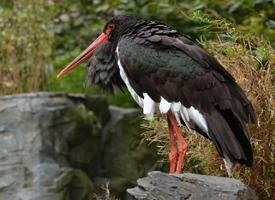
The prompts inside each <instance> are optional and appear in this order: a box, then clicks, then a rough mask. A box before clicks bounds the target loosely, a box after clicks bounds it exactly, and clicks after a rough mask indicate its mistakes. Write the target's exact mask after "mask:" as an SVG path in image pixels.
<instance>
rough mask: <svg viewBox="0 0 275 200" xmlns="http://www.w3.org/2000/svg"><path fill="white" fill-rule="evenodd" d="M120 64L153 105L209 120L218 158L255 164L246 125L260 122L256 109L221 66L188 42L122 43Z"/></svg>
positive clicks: (157, 38) (136, 40)
mask: <svg viewBox="0 0 275 200" xmlns="http://www.w3.org/2000/svg"><path fill="white" fill-rule="evenodd" d="M118 51H119V60H120V62H121V64H122V66H123V68H124V70H125V73H126V74H127V76H128V78H129V80H130V84H131V86H132V87H133V89H134V90H135V91H136V93H137V94H138V95H140V96H143V93H147V94H148V95H149V96H150V97H151V98H152V99H153V100H154V101H156V102H159V101H160V99H161V97H163V98H164V99H166V100H167V101H168V102H181V103H182V104H183V105H184V106H185V107H187V108H189V107H190V106H193V107H194V108H195V109H197V110H198V111H199V112H200V113H202V114H203V116H204V117H205V118H206V121H207V124H208V126H209V132H210V133H208V134H210V138H211V140H212V141H213V142H214V144H215V146H216V147H217V149H218V151H219V153H220V154H221V155H222V156H223V154H227V156H228V157H229V158H230V159H231V160H237V161H238V162H240V163H245V164H247V165H251V164H252V160H253V158H252V152H251V146H250V143H249V140H248V136H247V131H246V128H245V127H244V123H245V122H249V121H250V122H255V121H256V116H255V113H254V110H253V107H252V106H251V103H250V102H249V101H248V99H247V98H246V96H245V94H244V92H243V91H242V89H241V88H240V87H239V86H238V85H237V83H236V82H235V80H234V78H233V77H232V76H231V75H230V74H229V73H228V72H227V71H226V70H225V69H224V68H223V67H222V66H221V65H220V64H219V62H218V61H217V60H216V59H215V58H214V57H212V56H211V55H210V54H209V53H207V52H206V51H205V50H204V49H202V48H201V47H199V46H198V45H196V44H195V43H194V42H193V41H191V40H189V39H188V38H186V37H183V36H178V37H171V36H167V35H152V36H149V37H144V38H140V37H139V38H138V37H137V38H129V37H128V38H127V37H124V38H122V39H121V40H120V41H119V43H118Z"/></svg>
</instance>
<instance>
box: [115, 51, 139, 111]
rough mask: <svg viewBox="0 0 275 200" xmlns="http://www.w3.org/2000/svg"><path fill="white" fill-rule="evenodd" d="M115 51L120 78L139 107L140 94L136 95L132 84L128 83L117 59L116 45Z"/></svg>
mask: <svg viewBox="0 0 275 200" xmlns="http://www.w3.org/2000/svg"><path fill="white" fill-rule="evenodd" d="M116 53H117V58H118V59H117V60H118V61H117V64H118V67H119V73H120V76H121V78H122V80H123V81H124V83H125V85H126V87H127V89H128V90H129V92H130V94H131V95H132V97H133V99H134V100H135V101H136V102H137V104H138V105H139V106H140V107H143V98H141V97H140V96H138V94H137V93H136V92H135V90H134V89H133V88H132V86H131V85H130V82H129V80H128V77H127V75H126V73H125V71H124V69H123V67H122V65H121V62H120V60H119V50H118V47H117V48H116Z"/></svg>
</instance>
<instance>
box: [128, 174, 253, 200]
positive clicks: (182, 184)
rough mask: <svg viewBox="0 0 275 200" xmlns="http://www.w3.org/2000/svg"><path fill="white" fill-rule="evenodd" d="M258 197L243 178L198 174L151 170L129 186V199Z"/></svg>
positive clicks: (230, 199) (249, 199)
mask: <svg viewBox="0 0 275 200" xmlns="http://www.w3.org/2000/svg"><path fill="white" fill-rule="evenodd" d="M183 199H193V200H201V199H203V200H257V199H258V198H257V196H256V194H255V192H254V191H253V190H252V189H250V188H249V187H248V186H246V185H245V184H243V183H242V182H241V181H239V180H236V179H232V178H224V177H216V176H205V175H198V174H190V173H184V174H175V175H169V174H165V173H162V172H156V171H154V172H150V173H149V174H148V176H147V177H145V178H141V179H138V186H137V187H135V188H131V189H127V197H126V200H183Z"/></svg>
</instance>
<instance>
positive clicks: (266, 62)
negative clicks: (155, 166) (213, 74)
mask: <svg viewBox="0 0 275 200" xmlns="http://www.w3.org/2000/svg"><path fill="white" fill-rule="evenodd" d="M205 47H206V48H208V50H209V51H210V52H212V54H214V55H215V57H216V58H218V60H219V61H220V62H221V63H222V64H223V66H225V67H226V68H227V70H228V71H229V72H230V73H231V74H232V75H233V76H234V77H235V78H236V80H237V82H238V83H239V84H240V85H241V87H242V88H243V89H244V90H245V92H246V94H247V95H248V98H249V99H250V100H251V102H252V104H253V106H254V108H255V110H256V113H257V117H258V124H257V125H248V129H249V132H250V135H251V142H252V145H253V149H254V158H255V162H254V166H253V167H252V168H247V167H244V166H240V165H238V164H236V165H235V166H234V167H233V176H234V177H235V178H237V179H240V180H242V181H243V182H245V183H247V184H248V185H250V186H251V187H252V188H253V189H255V190H256V192H257V194H258V195H259V197H260V198H261V199H272V198H275V194H274V191H275V186H274V184H275V182H274V181H275V177H274V176H275V161H274V153H275V144H274V141H275V140H274V139H275V138H274V137H275V135H274V134H275V120H274V112H275V103H274V92H275V86H274V80H275V79H274V75H275V57H274V56H275V51H274V49H272V48H271V47H270V46H268V45H262V43H261V40H259V39H257V38H256V39H254V40H253V42H251V41H250V42H249V43H247V40H245V41H243V42H240V41H237V42H232V41H231V42H225V43H224V42H213V41H212V42H208V43H207V44H205ZM252 49H253V50H252ZM257 51H260V53H259V52H257ZM142 126H143V128H145V129H146V131H145V132H144V135H143V136H144V138H143V141H148V142H149V143H155V144H156V145H157V146H158V149H159V154H160V155H162V157H163V158H164V160H166V161H167V158H168V150H169V143H168V133H167V124H166V121H165V120H164V119H161V118H159V119H155V120H154V121H153V122H151V123H150V124H148V122H144V123H143V125H142ZM183 132H184V135H185V136H186V139H187V141H188V144H189V151H188V153H187V162H186V165H185V169H184V170H185V171H189V172H194V173H202V174H209V175H216V176H226V175H227V174H226V170H225V169H224V166H223V162H222V159H221V158H220V157H219V156H218V154H217V151H216V150H215V148H214V145H212V144H210V142H209V141H208V140H207V139H204V138H203V137H202V136H200V135H198V134H191V133H189V132H188V131H187V130H186V129H184V128H183Z"/></svg>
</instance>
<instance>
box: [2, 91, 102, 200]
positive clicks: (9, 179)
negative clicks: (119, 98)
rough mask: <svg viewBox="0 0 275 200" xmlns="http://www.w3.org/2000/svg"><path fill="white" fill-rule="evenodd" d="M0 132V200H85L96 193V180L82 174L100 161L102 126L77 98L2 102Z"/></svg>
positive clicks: (40, 97) (43, 95)
mask: <svg viewBox="0 0 275 200" xmlns="http://www.w3.org/2000/svg"><path fill="white" fill-rule="evenodd" d="M83 98H84V97H83ZM0 127H1V128H0V199H5V200H36V199H41V200H52V199H54V200H55V199H56V200H69V199H76V200H82V199H83V200H86V199H87V197H88V196H89V195H91V194H92V192H93V191H94V187H93V183H92V181H91V180H90V179H89V178H88V176H87V175H86V174H85V172H83V171H81V170H79V169H80V167H84V166H89V165H90V162H91V161H92V160H93V158H94V157H95V156H96V153H97V149H96V148H95V147H96V146H97V143H98V141H99V133H100V132H99V130H100V123H99V122H98V119H97V118H96V116H95V115H94V113H93V112H92V111H91V110H89V109H87V108H86V106H85V105H84V104H83V103H81V101H79V97H78V98H77V97H74V96H70V95H66V94H63V93H35V94H23V95H16V96H5V97H1V98H0ZM76 196H77V198H76Z"/></svg>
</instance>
